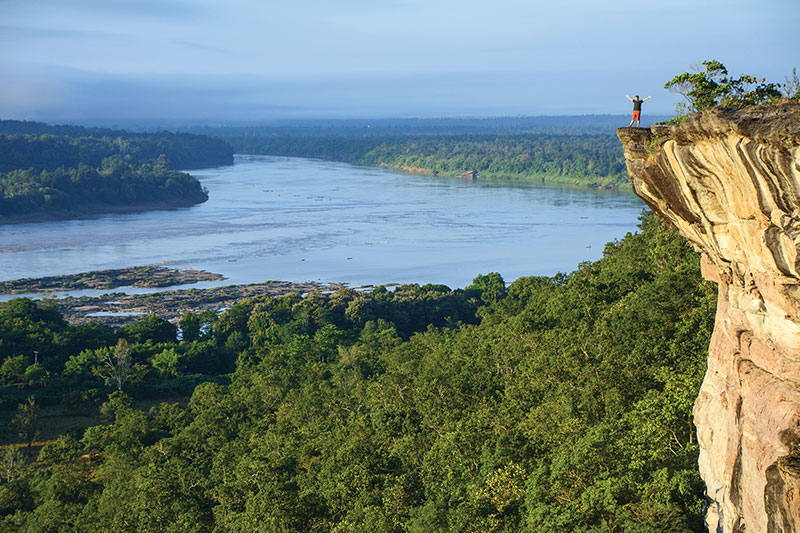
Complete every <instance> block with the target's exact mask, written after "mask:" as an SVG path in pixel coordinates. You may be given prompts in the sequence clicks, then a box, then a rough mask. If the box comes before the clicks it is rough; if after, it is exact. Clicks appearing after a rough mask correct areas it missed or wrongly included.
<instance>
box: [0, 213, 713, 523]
mask: <svg viewBox="0 0 800 533" xmlns="http://www.w3.org/2000/svg"><path fill="white" fill-rule="evenodd" d="M715 304H716V297H715V290H714V287H713V285H712V284H710V283H708V282H705V281H702V280H701V277H700V274H699V258H698V255H697V254H696V253H694V252H693V251H691V249H690V248H689V247H688V246H687V245H686V242H685V241H684V240H683V238H681V237H680V236H679V235H677V233H675V232H673V231H672V230H668V229H666V228H665V227H664V226H663V225H662V224H661V223H660V222H658V221H657V219H655V217H653V216H646V217H643V218H642V223H641V226H640V231H639V232H638V233H636V234H629V235H627V236H626V237H625V238H624V239H622V240H621V241H617V242H612V243H609V244H608V245H607V246H606V249H605V252H604V256H603V258H602V259H600V260H599V261H596V262H593V263H585V264H582V265H581V266H580V268H579V269H578V270H576V271H575V272H572V273H570V274H560V275H557V276H554V277H526V278H520V279H518V280H516V281H514V282H513V283H511V284H510V285H509V286H508V287H507V286H506V284H505V282H504V281H503V279H502V278H501V277H500V276H499V275H498V274H496V273H489V274H486V275H481V276H478V277H477V278H475V280H474V282H473V284H472V285H470V286H469V287H467V288H465V289H457V290H450V289H449V288H447V287H445V286H442V285H424V286H419V285H404V286H401V287H398V288H396V290H394V291H389V290H386V289H385V288H382V287H378V288H377V289H375V290H374V291H372V292H357V291H353V290H348V289H342V290H340V291H338V292H335V293H333V294H320V293H311V294H309V295H307V296H306V297H301V296H300V295H290V296H286V297H281V298H271V297H259V298H254V299H250V300H245V301H242V302H240V303H238V304H236V305H234V306H233V307H232V308H230V309H228V310H227V311H225V312H224V313H222V314H221V315H220V316H218V317H217V316H216V315H215V314H214V313H206V314H204V315H192V314H187V315H186V316H184V317H183V318H182V320H181V324H180V326H181V328H180V331H179V330H178V329H176V327H175V326H173V325H171V324H169V323H168V322H165V321H163V320H161V319H158V318H157V317H155V316H149V317H146V318H145V319H143V320H141V321H139V322H132V323H130V324H128V325H126V326H124V327H122V328H121V329H119V330H117V331H113V330H111V329H108V328H106V327H102V326H97V325H88V326H71V325H69V324H67V323H66V322H64V320H63V319H62V317H61V316H60V315H59V314H58V312H57V311H55V310H53V308H51V307H49V306H48V305H47V303H36V302H33V301H30V300H26V299H15V300H11V301H9V302H6V303H5V304H2V307H0V352H1V353H2V354H4V355H3V361H2V365H0V378H1V379H2V382H3V386H2V388H0V393H1V394H2V402H3V404H2V405H3V407H4V408H5V413H6V418H5V423H6V424H7V431H5V432H4V433H13V432H16V433H17V434H18V435H19V439H18V440H17V442H18V443H19V447H14V446H6V447H5V448H4V449H3V450H2V452H3V454H2V457H0V524H2V525H0V528H2V529H3V530H4V531H26V532H39V531H86V530H90V529H99V530H103V531H173V532H178V531H180V532H186V531H298V532H308V531H354V532H355V531H359V532H360V531H396V532H403V531H408V532H431V531H476V532H487V531H541V532H548V533H549V532H553V531H601V530H602V531H626V532H651V531H662V532H668V531H672V532H675V531H703V530H704V529H703V524H702V519H701V511H702V502H703V483H702V481H701V479H700V477H699V475H698V473H697V468H696V463H697V453H698V449H697V444H696V440H695V428H694V427H693V425H692V417H691V408H692V404H693V401H694V398H695V396H696V394H697V390H698V388H699V385H700V382H701V380H702V376H703V373H704V370H705V361H706V352H707V347H708V342H709V336H710V332H711V330H712V327H713V317H714V308H715ZM181 394H183V396H181ZM78 415H83V416H84V418H83V419H80V423H79V421H78V420H79V419H78V418H77V416H78ZM70 417H72V418H70ZM65 418H66V419H70V420H73V419H74V420H75V424H74V426H73V427H68V426H66V425H65V424H64V423H59V421H62V420H63V419H65ZM45 420H46V423H45ZM87 420H90V422H89V423H87ZM87 426H88V427H87ZM53 428H61V430H60V431H59V432H58V433H60V434H54V433H53V431H54V430H53ZM48 431H49V432H50V433H49V434H47V435H44V433H43V436H42V437H41V439H45V440H46V445H45V446H43V447H41V449H38V446H37V445H36V444H35V443H38V442H39V439H40V437H39V436H38V435H39V432H45V433H46V432H48ZM31 444H34V445H33V446H29V445H31ZM29 454H30V457H28V455H29Z"/></svg>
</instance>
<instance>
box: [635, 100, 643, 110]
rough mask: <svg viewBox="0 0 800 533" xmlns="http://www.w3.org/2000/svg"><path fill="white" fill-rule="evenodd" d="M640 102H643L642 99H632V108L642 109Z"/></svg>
mask: <svg viewBox="0 0 800 533" xmlns="http://www.w3.org/2000/svg"><path fill="white" fill-rule="evenodd" d="M642 102H644V100H634V101H633V110H634V111H641V110H642Z"/></svg>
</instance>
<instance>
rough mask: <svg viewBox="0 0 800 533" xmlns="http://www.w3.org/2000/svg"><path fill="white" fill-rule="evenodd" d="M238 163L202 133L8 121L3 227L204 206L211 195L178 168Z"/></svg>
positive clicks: (3, 144)
mask: <svg viewBox="0 0 800 533" xmlns="http://www.w3.org/2000/svg"><path fill="white" fill-rule="evenodd" d="M232 163H233V150H232V149H231V147H230V146H228V145H227V144H225V143H224V142H222V141H220V140H219V139H214V138H211V137H205V136H201V135H193V134H188V133H181V134H173V133H168V132H161V133H128V132H124V131H118V130H107V129H96V128H81V127H78V126H48V125H46V124H41V123H38V122H19V121H12V120H5V121H0V221H14V220H29V219H36V218H41V217H47V216H61V217H69V216H74V215H76V214H84V213H86V212H87V211H94V212H106V211H113V210H120V209H129V208H143V207H148V206H184V205H191V204H196V203H200V202H204V201H206V200H207V199H208V193H207V192H206V191H205V190H204V189H203V187H202V186H201V185H200V183H199V182H198V181H197V180H196V179H195V178H193V177H191V176H189V175H188V174H186V173H184V172H179V171H177V170H175V169H176V168H203V167H208V166H216V165H225V164H232Z"/></svg>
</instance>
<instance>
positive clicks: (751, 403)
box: [617, 104, 800, 533]
mask: <svg viewBox="0 0 800 533" xmlns="http://www.w3.org/2000/svg"><path fill="white" fill-rule="evenodd" d="M617 135H618V136H619V138H620V140H621V141H622V143H623V145H624V148H625V157H626V160H627V165H628V174H629V176H630V179H631V182H632V185H633V190H634V192H636V194H638V195H639V196H640V197H641V198H642V199H644V201H645V202H646V203H647V204H648V205H649V206H650V207H651V208H652V209H653V210H654V211H655V212H656V213H658V214H659V216H660V217H661V218H662V219H663V220H665V221H666V222H667V223H668V224H670V225H673V226H675V227H676V228H678V230H680V232H681V233H682V234H683V235H684V236H685V237H686V238H687V239H689V241H690V242H691V243H692V245H693V246H694V247H695V248H696V249H697V250H698V251H700V252H701V253H702V255H703V275H704V277H706V278H707V279H710V280H712V281H715V282H717V283H718V284H719V303H718V306H717V316H716V325H715V329H714V334H713V336H712V339H711V346H710V348H709V362H708V372H707V373H706V376H705V379H704V381H703V385H702V388H701V390H700V395H699V396H698V398H697V400H696V402H695V407H694V417H695V424H696V425H697V429H698V440H699V443H700V447H701V451H700V473H701V475H702V477H703V479H704V480H705V482H706V485H707V491H708V496H709V499H710V506H709V510H708V514H707V523H708V526H709V529H710V530H711V531H713V532H717V531H724V532H731V533H733V532H745V531H746V532H748V533H750V532H754V531H765V532H778V531H782V532H787V533H788V532H790V531H800V468H798V465H799V464H800V254H799V253H798V251H799V250H800V105H797V104H783V105H780V106H777V107H770V108H750V109H745V110H741V111H734V110H727V109H721V108H713V109H709V110H706V111H704V112H702V113H700V114H697V115H694V116H692V117H690V118H688V119H687V120H685V121H684V122H683V123H681V124H680V125H678V126H653V127H652V128H648V129H645V128H619V129H618V130H617Z"/></svg>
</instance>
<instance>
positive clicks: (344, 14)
mask: <svg viewBox="0 0 800 533" xmlns="http://www.w3.org/2000/svg"><path fill="white" fill-rule="evenodd" d="M0 17H2V20H3V22H2V25H0V48H1V49H2V50H3V54H2V56H0V118H6V119H22V120H41V121H45V122H73V123H87V124H90V123H115V122H118V123H136V122H139V123H145V122H154V121H155V122H162V123H165V122H198V123H202V122H206V123H208V122H225V121H260V120H261V121H265V120H275V119H287V118H365V117H446V116H515V115H583V114H612V115H622V114H626V113H628V112H629V102H628V101H627V100H626V99H625V94H626V93H627V94H631V95H633V94H640V95H641V96H643V97H644V96H646V95H653V100H651V101H649V102H648V103H647V104H646V106H645V118H646V117H647V116H648V115H657V114H662V115H663V114H671V113H672V112H673V105H674V103H675V102H677V101H678V100H679V99H680V97H679V96H677V95H675V94H672V93H669V92H668V91H666V90H665V89H663V85H664V82H665V81H667V80H668V79H670V78H671V77H672V76H674V75H675V74H677V73H680V72H684V71H688V70H690V69H691V67H692V65H697V64H699V62H700V61H702V60H704V59H718V60H720V61H722V62H723V63H724V64H725V65H726V66H727V67H728V69H729V71H730V72H731V74H733V75H739V74H742V73H748V74H753V75H757V76H764V77H766V78H767V79H768V80H769V81H772V82H776V83H782V82H783V81H784V80H785V78H786V77H787V76H788V75H790V73H791V69H792V68H793V67H796V66H800V65H797V64H796V63H795V61H797V57H795V56H796V51H797V50H798V45H800V36H798V34H797V32H796V24H797V21H798V20H800V4H798V3H797V2H795V1H792V0H771V1H768V2H759V3H756V2H752V1H748V0H732V1H731V0H709V1H707V2H702V3H700V2H690V1H688V0H677V1H673V2H669V3H656V4H641V5H640V4H632V3H628V2H619V1H616V0H615V1H611V2H605V3H597V2H589V1H587V0H580V1H575V2H571V3H569V5H566V4H552V3H550V2H546V3H545V2H522V1H521V0H498V1H497V2H494V3H492V4H491V5H490V4H488V3H483V2H475V1H473V0H468V1H460V2H455V1H453V0H443V1H441V2H435V3H431V2H423V1H421V0H388V1H385V2H380V3H376V2H368V1H366V0H345V1H342V2H338V3H330V2H322V1H320V0H302V1H297V2H292V3H291V4H289V3H278V4H276V3H274V2H268V3H263V2H257V1H255V0H233V1H231V2H226V3H224V4H223V3H219V2H214V1H212V0H139V1H134V0H114V1H109V0H105V1H104V0H67V1H58V0H39V1H38V2H36V3H35V4H33V3H30V2H28V1H27V0H3V1H2V2H0Z"/></svg>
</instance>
